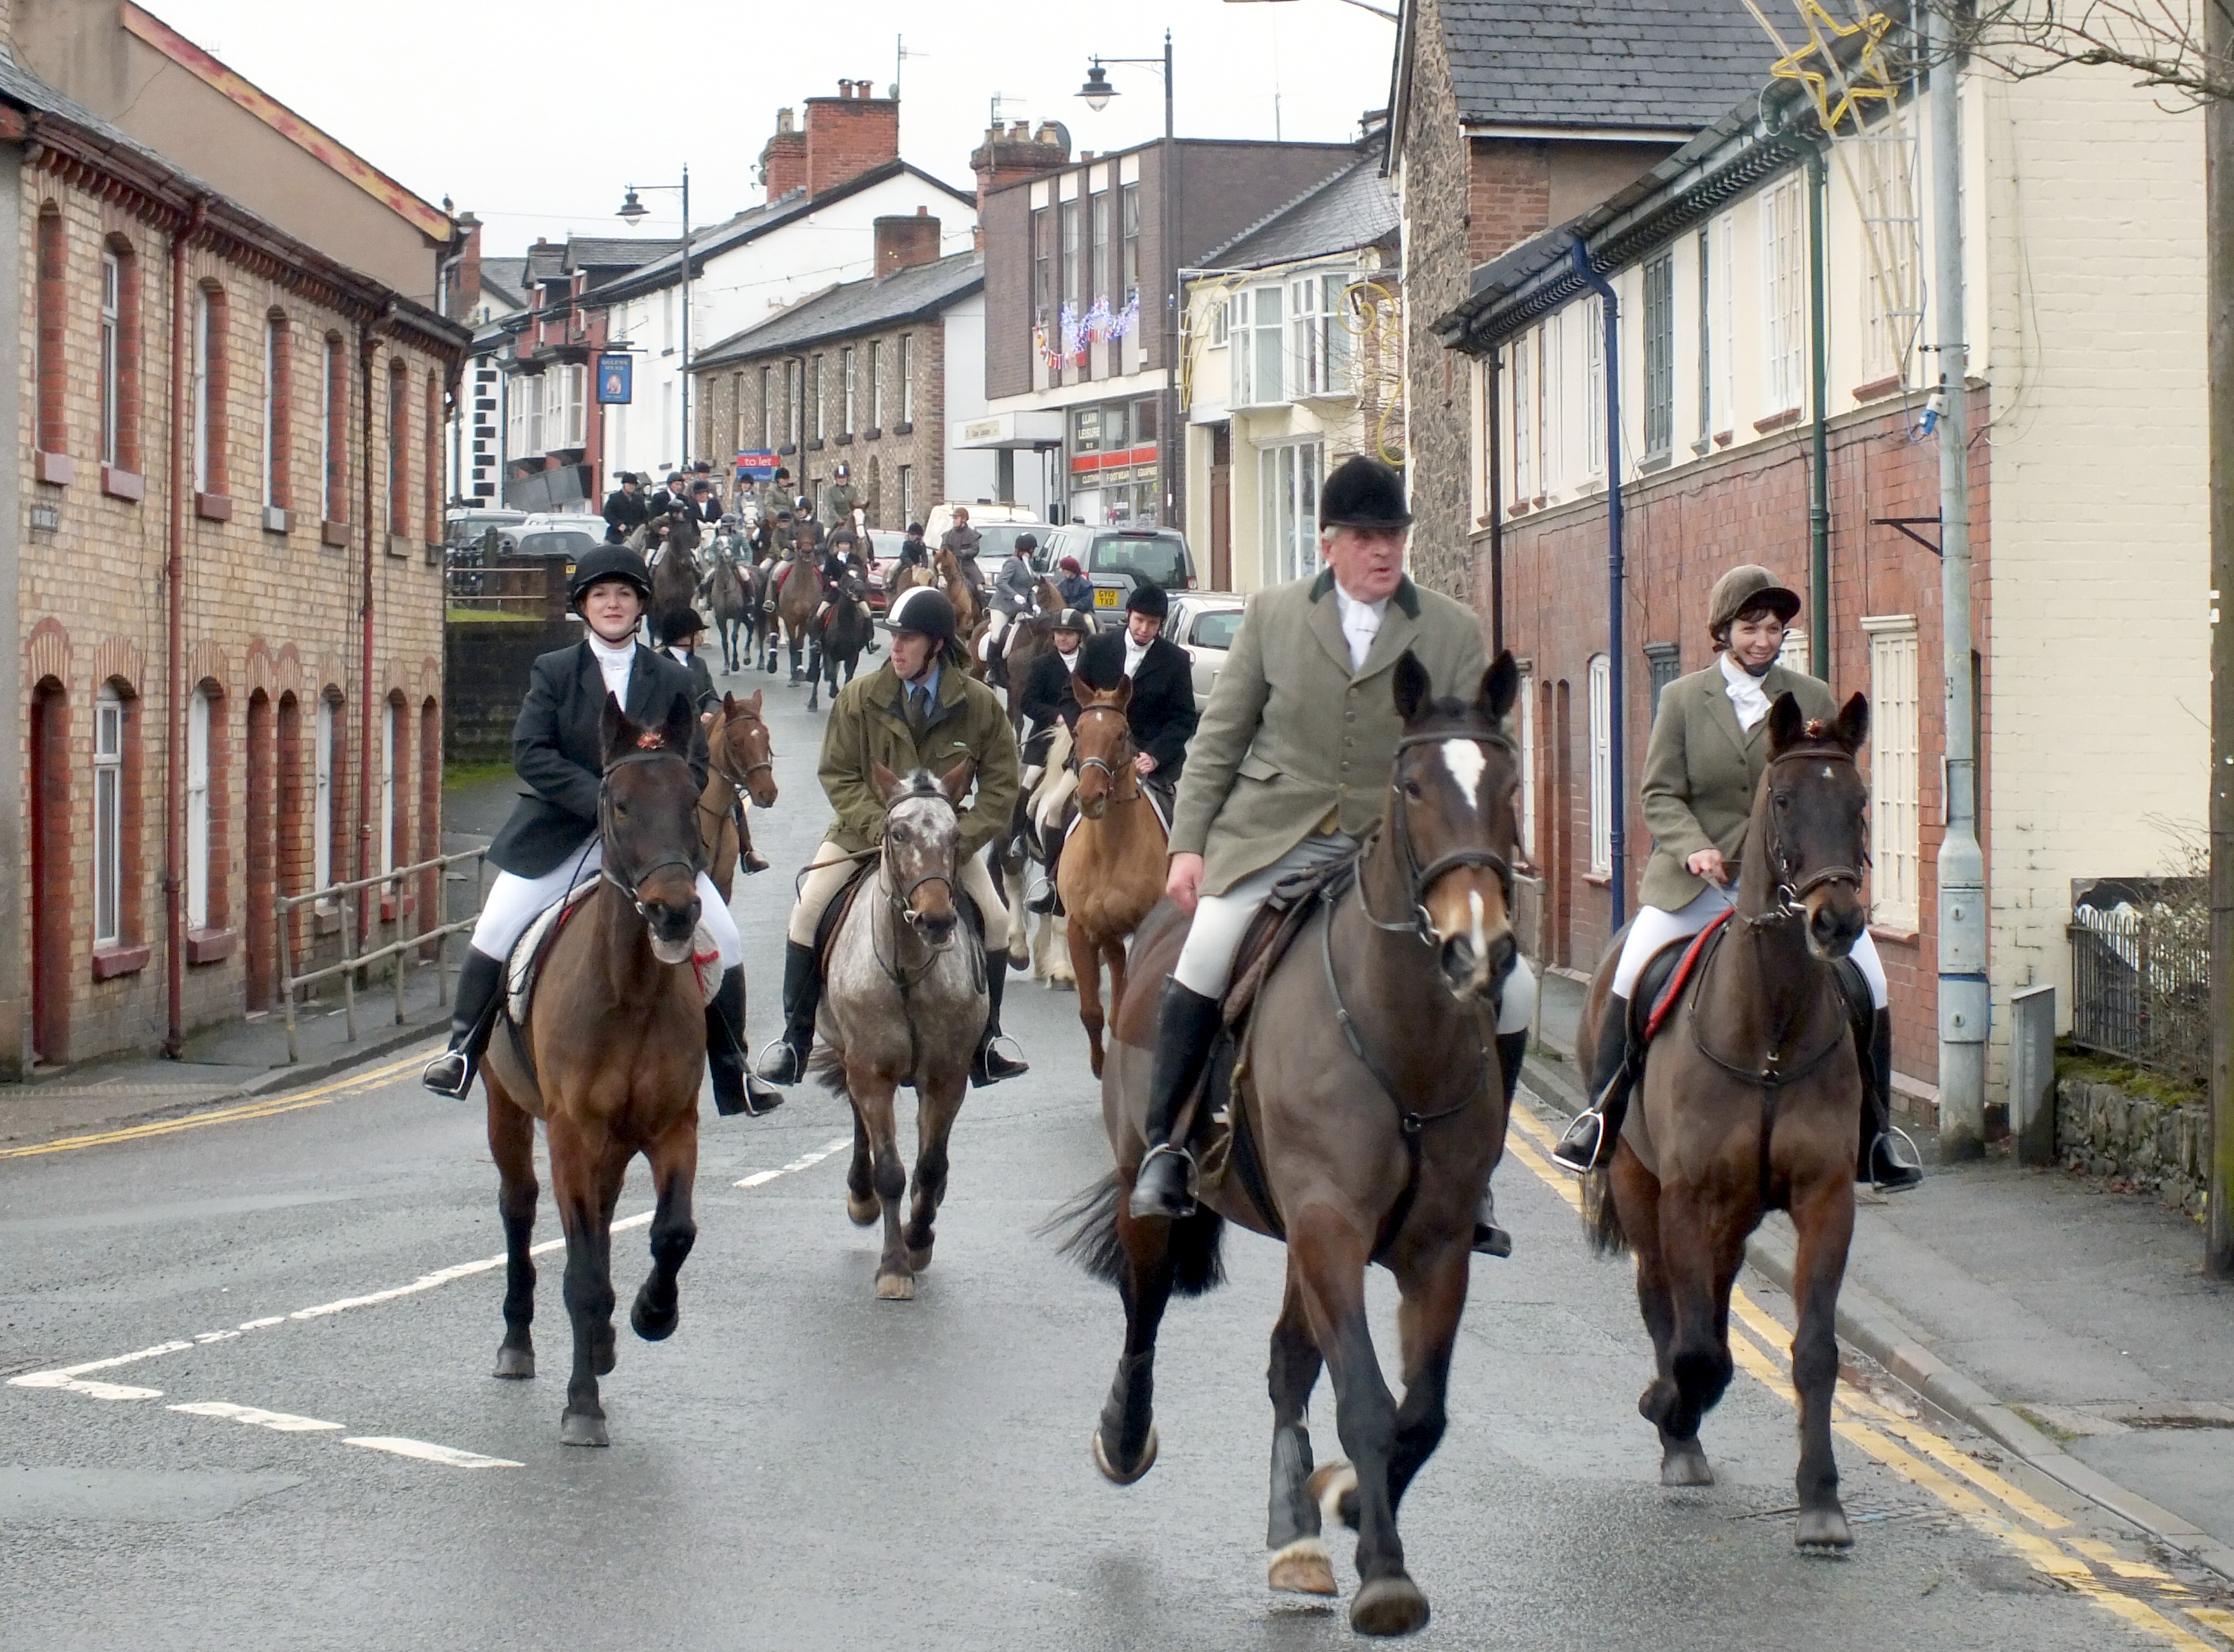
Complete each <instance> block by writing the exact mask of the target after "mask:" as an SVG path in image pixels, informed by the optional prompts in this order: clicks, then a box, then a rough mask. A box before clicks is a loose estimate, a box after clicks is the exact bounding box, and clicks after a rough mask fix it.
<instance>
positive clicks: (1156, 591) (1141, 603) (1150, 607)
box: [1125, 584, 1172, 619]
mask: <svg viewBox="0 0 2234 1652" xmlns="http://www.w3.org/2000/svg"><path fill="white" fill-rule="evenodd" d="M1125 611H1126V612H1127V613H1128V614H1146V615H1149V616H1151V617H1153V618H1156V619H1167V618H1169V617H1170V616H1171V611H1172V599H1171V597H1169V596H1167V595H1166V594H1165V591H1164V588H1163V587H1162V586H1161V585H1142V584H1135V585H1134V586H1133V594H1132V595H1131V596H1129V597H1127V598H1125Z"/></svg>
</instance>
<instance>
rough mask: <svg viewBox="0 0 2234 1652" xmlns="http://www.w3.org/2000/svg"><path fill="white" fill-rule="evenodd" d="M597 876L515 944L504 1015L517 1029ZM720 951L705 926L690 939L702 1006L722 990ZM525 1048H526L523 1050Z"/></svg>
mask: <svg viewBox="0 0 2234 1652" xmlns="http://www.w3.org/2000/svg"><path fill="white" fill-rule="evenodd" d="M597 887H598V877H596V876H592V877H591V878H585V879H584V880H583V881H582V882H581V883H578V884H577V885H574V887H573V888H572V889H570V890H568V891H566V893H565V895H564V896H562V897H561V898H559V899H558V900H557V901H554V902H553V903H552V904H550V905H549V906H546V907H545V908H544V909H543V911H542V912H541V913H540V914H539V915H538V917H536V919H535V921H534V922H533V923H532V924H529V925H528V926H527V929H526V931H525V932H524V933H523V934H522V935H521V936H520V937H519V940H517V941H515V942H513V947H512V951H511V954H510V955H509V957H506V961H505V971H504V975H505V1014H506V1015H507V1016H509V1017H510V1019H511V1021H512V1024H513V1026H515V1027H525V1026H526V1025H527V1012H528V1009H529V1008H530V1006H531V1005H532V1002H533V1001H534V997H535V983H536V981H537V979H538V978H539V976H541V975H542V973H543V965H544V963H545V961H546V960H547V959H548V958H549V957H550V956H551V949H552V947H553V946H555V945H557V944H558V942H559V932H560V931H561V930H564V929H565V927H566V921H567V919H569V918H570V917H572V916H573V915H574V913H575V912H576V911H578V909H579V908H580V907H581V905H582V904H583V903H584V902H585V900H587V899H588V898H589V897H590V895H591V893H592V892H593V891H595V890H596V889H597ZM720 958H721V951H720V949H719V948H717V947H716V946H715V944H714V937H713V936H712V934H711V933H710V932H709V930H707V928H706V926H705V924H699V926H698V929H697V932H696V934H694V935H693V936H692V937H690V967H691V970H692V972H693V973H694V974H695V975H696V976H697V979H698V1001H699V1002H700V1004H701V1005H705V1004H710V1003H712V1002H714V995H715V993H716V992H719V991H720V990H721V988H722V969H721V963H720ZM523 1048H524V1047H523Z"/></svg>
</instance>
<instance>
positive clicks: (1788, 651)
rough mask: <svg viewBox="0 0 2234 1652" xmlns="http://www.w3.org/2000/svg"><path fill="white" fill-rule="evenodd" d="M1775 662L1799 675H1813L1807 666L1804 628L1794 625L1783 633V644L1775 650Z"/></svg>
mask: <svg viewBox="0 0 2234 1652" xmlns="http://www.w3.org/2000/svg"><path fill="white" fill-rule="evenodd" d="M1776 663H1778V664H1779V665H1780V666H1782V667H1783V668H1784V669H1786V670H1787V671H1797V672H1799V673H1800V676H1814V673H1813V671H1811V670H1810V669H1808V666H1807V633H1806V630H1804V629H1802V628H1801V627H1800V626H1797V625H1795V626H1793V628H1792V629H1791V630H1787V632H1785V633H1784V646H1783V647H1782V648H1780V649H1779V650H1776Z"/></svg>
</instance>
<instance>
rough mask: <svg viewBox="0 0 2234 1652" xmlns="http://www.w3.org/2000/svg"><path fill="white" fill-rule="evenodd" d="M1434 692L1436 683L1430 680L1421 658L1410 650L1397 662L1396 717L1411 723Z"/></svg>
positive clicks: (1405, 651)
mask: <svg viewBox="0 0 2234 1652" xmlns="http://www.w3.org/2000/svg"><path fill="white" fill-rule="evenodd" d="M1433 693H1434V682H1432V681H1431V680H1430V679H1429V678H1428V676H1427V667H1426V666H1424V665H1422V664H1421V663H1420V656H1418V655H1416V654H1414V653H1413V652H1412V650H1410V649H1406V650H1404V657H1403V658H1401V659H1400V660H1398V661H1397V662H1396V715H1398V716H1399V717H1401V718H1402V719H1403V720H1404V721H1405V722H1411V721H1412V720H1413V719H1414V717H1416V716H1418V715H1420V708H1421V707H1422V706H1425V705H1426V704H1427V696H1428V695H1431V694H1433Z"/></svg>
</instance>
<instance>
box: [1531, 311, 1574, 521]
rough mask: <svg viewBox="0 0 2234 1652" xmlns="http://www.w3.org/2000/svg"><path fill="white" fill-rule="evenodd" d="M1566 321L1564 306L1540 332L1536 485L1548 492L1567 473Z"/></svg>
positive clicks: (1537, 362) (1540, 490)
mask: <svg viewBox="0 0 2234 1652" xmlns="http://www.w3.org/2000/svg"><path fill="white" fill-rule="evenodd" d="M1566 323H1567V313H1566V311H1564V310H1560V311H1558V313H1557V314H1555V315H1552V316H1551V317H1547V318H1546V319H1545V323H1544V325H1543V326H1542V328H1541V329H1539V330H1538V332H1537V334H1536V343H1537V346H1538V356H1537V358H1536V486H1537V490H1538V492H1539V493H1550V492H1551V489H1552V486H1553V485H1554V484H1555V483H1557V482H1558V480H1560V479H1561V478H1562V477H1563V476H1564V474H1565V473H1566V463H1565V460H1566V454H1565V453H1564V450H1563V444H1564V441H1565V440H1566V435H1567V420H1566V389H1567V372H1566V368H1567V354H1566V343H1567V325H1566Z"/></svg>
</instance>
